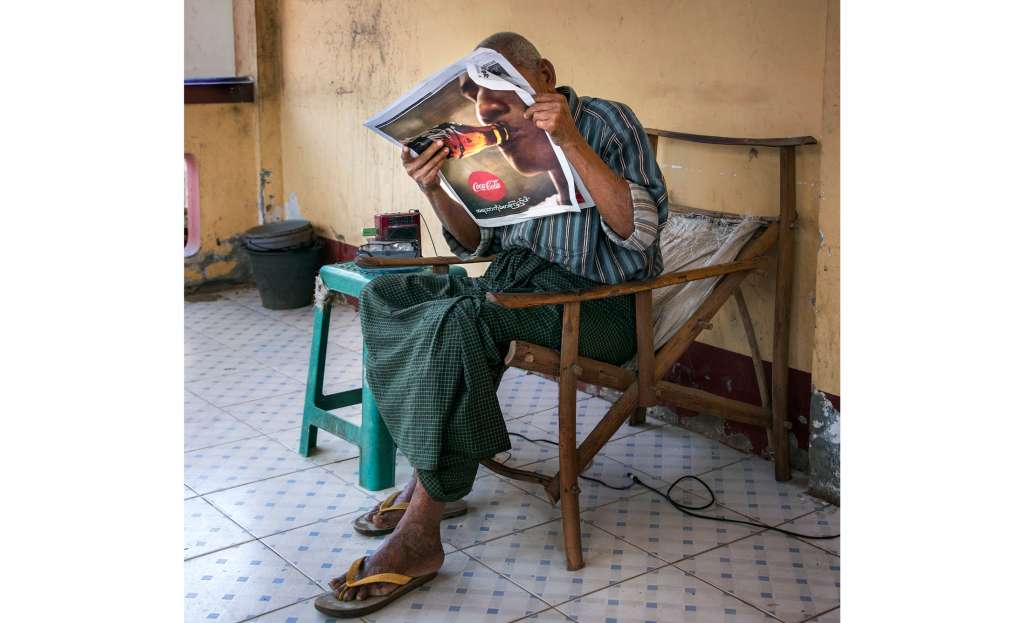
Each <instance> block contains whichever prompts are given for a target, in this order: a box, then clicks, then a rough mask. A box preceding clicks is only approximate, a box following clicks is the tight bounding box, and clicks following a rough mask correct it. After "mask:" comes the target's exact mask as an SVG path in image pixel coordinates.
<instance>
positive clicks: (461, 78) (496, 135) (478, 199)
mask: <svg viewBox="0 0 1024 623" xmlns="http://www.w3.org/2000/svg"><path fill="white" fill-rule="evenodd" d="M533 94H534V91H533V89H532V88H531V87H530V84H529V83H528V82H527V81H526V79H525V78H523V76H522V74H520V73H519V72H518V71H517V70H516V68H515V67H514V66H513V65H512V63H510V62H509V61H508V60H507V59H506V58H505V57H504V56H502V55H501V54H499V53H498V52H495V51H494V50H489V49H486V48H481V49H478V50H475V51H474V52H473V53H471V54H469V55H468V56H466V57H465V58H462V59H461V60H459V61H457V62H455V63H453V64H451V65H449V66H448V67H446V68H445V69H443V70H442V71H440V72H438V73H436V74H434V75H433V76H431V77H430V78H427V79H426V80H425V81H423V82H421V83H420V84H418V85H417V86H415V87H414V88H413V89H412V90H411V91H409V92H408V93H406V94H405V95H404V96H402V97H401V98H399V99H398V100H397V101H395V102H394V103H393V104H391V105H390V106H388V107H387V108H385V109H384V110H383V111H381V112H380V113H378V114H376V115H374V116H373V117H371V118H370V119H369V120H368V121H367V122H366V123H365V124H364V125H366V127H368V128H369V129H370V130H373V131H374V132H376V133H378V134H380V135H381V136H383V137H384V138H385V139H387V140H389V141H390V142H392V143H394V144H395V145H398V146H402V145H408V146H409V148H410V150H411V151H412V152H413V154H419V153H420V152H421V151H422V150H424V149H426V148H427V147H428V146H429V145H430V143H431V141H433V140H441V141H443V142H444V144H445V145H446V146H447V147H448V148H449V157H448V159H446V160H445V162H444V164H442V165H441V170H440V183H441V186H442V187H443V188H444V189H445V191H446V192H447V193H448V194H449V195H450V196H451V198H452V199H454V200H455V201H456V202H458V203H459V204H461V205H462V206H463V207H464V208H466V211H467V212H469V215H470V216H471V217H473V220H474V221H476V223H477V224H478V225H480V226H482V227H497V226H500V225H510V224H512V223H519V222H522V221H525V220H529V219H533V218H538V217H542V216H548V215H551V214H559V213H562V212H579V211H580V209H582V208H589V207H592V206H593V205H594V201H593V199H592V198H591V196H590V193H589V192H588V191H587V188H586V187H585V186H584V185H583V181H582V180H581V179H580V177H579V175H578V174H577V173H576V171H575V169H573V167H572V165H570V164H569V161H568V160H567V159H566V157H565V154H564V153H563V152H562V150H561V148H559V147H558V146H557V145H555V143H554V142H553V141H552V140H551V137H550V136H549V135H548V134H547V132H545V131H543V130H540V129H538V128H537V127H536V126H535V125H534V123H533V121H531V120H529V119H525V118H524V117H523V115H522V112H523V110H524V109H525V107H527V106H531V105H533V103H534V99H533Z"/></svg>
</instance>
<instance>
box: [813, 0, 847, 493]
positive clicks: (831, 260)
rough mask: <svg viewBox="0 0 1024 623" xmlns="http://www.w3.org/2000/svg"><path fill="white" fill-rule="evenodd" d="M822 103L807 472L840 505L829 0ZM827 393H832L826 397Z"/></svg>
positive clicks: (835, 19) (834, 97)
mask: <svg viewBox="0 0 1024 623" xmlns="http://www.w3.org/2000/svg"><path fill="white" fill-rule="evenodd" d="M826 41H827V48H826V50H825V76H824V80H823V84H824V94H823V102H822V136H821V140H822V150H821V194H820V209H819V214H818V232H819V233H818V257H817V274H816V282H815V301H814V361H813V370H812V373H811V378H812V380H813V382H814V390H813V392H814V394H813V396H812V399H811V416H810V417H811V422H810V424H811V427H810V428H811V430H810V449H809V462H810V465H809V471H810V474H811V489H812V491H813V492H814V493H815V494H817V495H819V496H821V497H824V498H826V499H829V500H832V501H838V500H839V447H840V444H839V404H838V396H839V0H829V3H828V26H827V37H826ZM828 394H831V396H832V397H831V398H830V397H829V395H828Z"/></svg>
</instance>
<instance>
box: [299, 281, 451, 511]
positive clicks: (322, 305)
mask: <svg viewBox="0 0 1024 623" xmlns="http://www.w3.org/2000/svg"><path fill="white" fill-rule="evenodd" d="M450 270H451V273H450V274H453V275H465V274H466V270H465V269H464V268H462V267H461V266H452V267H451V269H450ZM394 272H401V273H403V274H414V273H423V274H428V275H429V274H432V273H431V268H430V267H429V266H424V267H423V268H413V269H407V268H403V269H398V270H395V269H391V270H387V271H385V270H363V269H361V268H359V267H358V266H356V265H355V263H354V262H345V263H343V264H328V265H326V266H323V267H321V268H320V274H319V275H318V276H317V278H316V293H315V297H314V305H313V346H312V348H311V349H310V352H309V375H308V377H307V379H306V404H305V408H304V409H303V411H302V429H301V430H302V433H301V437H300V438H299V454H301V455H302V456H309V455H310V452H312V450H313V448H315V447H316V435H317V431H318V430H319V429H323V430H325V431H327V432H329V433H331V434H333V435H336V436H338V437H341V438H342V439H345V440H347V441H350V442H352V443H354V444H356V445H357V446H359V486H361V487H363V488H364V489H367V490H369V491H379V490H381V489H387V488H389V487H393V486H395V442H394V440H393V439H392V438H391V433H389V432H388V429H387V427H386V426H384V421H383V420H381V418H380V413H379V412H378V411H377V402H376V401H375V400H374V399H373V394H371V393H370V388H369V387H367V385H366V365H365V364H366V352H365V350H364V351H363V364H364V365H363V385H362V387H355V388H353V389H349V390H346V391H342V392H338V393H336V394H330V395H326V396H325V395H324V364H325V362H326V360H327V334H328V333H329V329H330V324H331V306H332V304H333V303H334V299H335V298H336V297H338V296H339V295H342V294H347V295H348V296H352V297H356V298H358V297H359V293H360V292H362V291H363V288H364V287H365V286H366V284H368V283H370V281H372V280H373V279H374V278H376V277H379V276H381V275H384V274H388V273H394ZM359 403H362V405H363V409H362V411H363V415H362V420H361V422H360V423H359V424H356V423H354V422H352V421H349V420H345V419H342V418H340V417H338V416H337V415H335V414H333V413H331V410H333V409H340V408H342V407H347V406H349V405H354V404H359Z"/></svg>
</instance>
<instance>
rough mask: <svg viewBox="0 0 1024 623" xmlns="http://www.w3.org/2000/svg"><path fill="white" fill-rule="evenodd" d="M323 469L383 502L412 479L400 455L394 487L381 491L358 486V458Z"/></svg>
mask: <svg viewBox="0 0 1024 623" xmlns="http://www.w3.org/2000/svg"><path fill="white" fill-rule="evenodd" d="M320 434H321V435H322V434H324V433H323V432H322V431H321V433H320ZM324 469H326V470H328V471H330V472H331V473H333V474H334V475H335V476H337V477H338V478H341V479H342V480H344V481H345V482H347V483H350V484H353V485H355V486H357V487H359V490H360V491H363V492H365V493H366V494H367V495H372V496H373V497H375V498H377V499H379V500H383V499H384V498H386V497H387V496H389V495H391V494H392V493H394V492H395V491H399V490H401V489H402V488H403V487H405V485H406V484H407V483H408V482H409V481H410V480H411V479H412V474H413V468H412V465H409V459H407V458H405V457H404V456H403V455H402V454H401V453H398V454H397V455H395V486H393V487H388V488H387V489H381V490H379V491H370V490H368V489H364V488H363V487H362V486H361V485H360V484H359V459H358V458H355V459H348V460H345V461H341V462H338V463H329V464H327V465H324ZM479 471H480V472H484V471H486V470H485V469H484V468H480V470H479Z"/></svg>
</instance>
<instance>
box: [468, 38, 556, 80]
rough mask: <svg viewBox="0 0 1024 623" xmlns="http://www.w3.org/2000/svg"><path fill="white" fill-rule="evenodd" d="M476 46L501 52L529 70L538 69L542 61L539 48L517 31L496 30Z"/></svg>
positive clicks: (515, 63) (517, 65) (522, 67)
mask: <svg viewBox="0 0 1024 623" xmlns="http://www.w3.org/2000/svg"><path fill="white" fill-rule="evenodd" d="M476 47H478V48H490V49H491V50H494V51H496V52H500V53H501V55H502V56H504V57H505V58H507V59H508V60H509V61H511V62H512V64H513V65H515V66H516V67H517V68H520V69H526V70H527V71H536V69H537V66H538V65H539V64H540V61H541V56H540V52H538V51H537V48H536V47H535V46H534V45H533V44H532V43H530V41H529V39H527V38H526V37H524V36H522V35H521V34H519V33H517V32H496V33H494V34H493V35H491V36H489V37H487V38H485V39H484V40H483V41H481V42H480V43H478V44H476Z"/></svg>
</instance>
